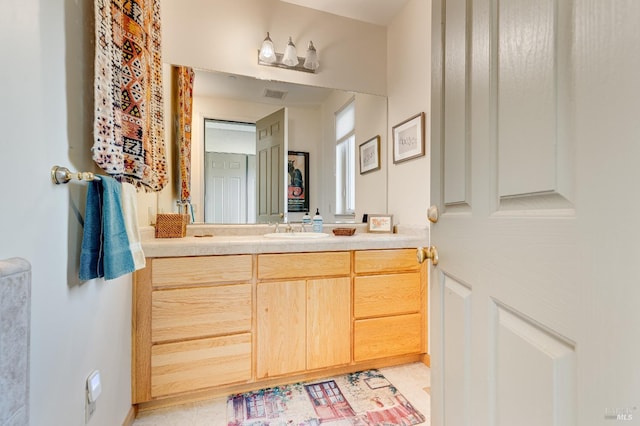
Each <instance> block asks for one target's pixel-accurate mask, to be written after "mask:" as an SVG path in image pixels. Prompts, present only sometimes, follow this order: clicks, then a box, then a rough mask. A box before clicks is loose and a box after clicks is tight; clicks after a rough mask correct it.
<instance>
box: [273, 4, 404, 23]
mask: <svg viewBox="0 0 640 426" xmlns="http://www.w3.org/2000/svg"><path fill="white" fill-rule="evenodd" d="M281 1H283V2H286V3H292V4H297V5H298V6H304V7H308V8H310V9H316V10H321V11H323V12H328V13H332V14H334V15H338V16H344V17H347V18H351V19H357V20H359V21H364V22H369V23H371V24H377V25H383V26H388V25H389V23H390V22H391V20H392V19H393V18H394V17H395V16H396V14H397V13H398V12H399V11H400V9H402V8H403V7H404V5H405V4H407V2H408V1H409V0H281Z"/></svg>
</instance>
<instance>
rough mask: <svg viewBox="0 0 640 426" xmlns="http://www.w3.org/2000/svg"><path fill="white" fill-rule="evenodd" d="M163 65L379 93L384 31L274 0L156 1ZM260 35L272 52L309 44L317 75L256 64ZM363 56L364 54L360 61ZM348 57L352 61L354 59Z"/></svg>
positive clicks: (303, 48)
mask: <svg viewBox="0 0 640 426" xmlns="http://www.w3.org/2000/svg"><path fill="white" fill-rule="evenodd" d="M162 31H163V52H162V54H163V61H164V62H167V63H171V64H176V65H189V66H192V67H195V68H200V69H206V70H216V71H224V72H229V73H233V74H241V75H247V76H253V77H259V78H263V79H269V80H279V81H289V82H294V83H302V84H308V85H311V86H320V87H330V88H335V89H344V90H353V91H357V92H363V93H372V94H379V95H384V94H386V84H387V81H386V70H385V64H386V49H385V46H386V29H385V28H384V27H381V26H378V25H373V24H367V23H364V22H359V21H355V20H353V19H347V18H342V17H339V16H336V15H331V14H329V13H325V12H319V11H315V10H312V9H307V8H304V7H300V6H296V5H293V4H290V3H285V2H281V1H279V0H163V1H162ZM267 31H269V32H270V34H271V39H272V40H273V42H274V45H275V47H276V51H277V52H283V51H284V47H285V46H286V43H287V40H288V37H289V36H291V37H292V38H293V41H294V43H295V44H296V47H297V49H298V56H304V52H305V51H306V47H307V44H308V42H309V40H312V41H313V44H314V45H315V46H316V48H317V50H318V55H319V59H320V69H319V70H318V72H317V73H316V74H310V73H304V72H299V71H292V70H284V69H279V68H272V67H265V66H261V65H258V63H257V61H258V57H257V56H258V53H257V52H258V48H259V47H260V45H261V44H262V40H263V39H264V38H265V36H266V33H267ZM365 52H367V53H369V52H370V54H365ZM354 53H355V54H354Z"/></svg>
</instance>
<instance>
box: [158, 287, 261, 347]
mask: <svg viewBox="0 0 640 426" xmlns="http://www.w3.org/2000/svg"><path fill="white" fill-rule="evenodd" d="M251 300H252V292H251V285H250V284H237V285H219V286H212V287H194V288H177V289H166V290H156V291H154V292H153V293H152V295H151V341H152V342H153V343H157V342H162V341H168V340H180V339H190V338H196V337H205V336H215V335H218V336H219V335H224V334H233V333H240V332H245V331H250V330H251V306H252V304H251Z"/></svg>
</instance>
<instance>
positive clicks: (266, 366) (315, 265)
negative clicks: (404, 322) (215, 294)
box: [256, 252, 351, 379]
mask: <svg viewBox="0 0 640 426" xmlns="http://www.w3.org/2000/svg"><path fill="white" fill-rule="evenodd" d="M350 264H351V256H350V253H349V252H329V253H292V254H276V255H273V254H264V255H258V284H257V287H258V291H257V319H258V321H257V322H258V330H257V371H256V377H257V378H258V379H261V378H269V377H273V376H279V375H283V374H290V373H297V372H302V371H305V370H315V369H319V368H327V367H333V366H337V365H342V364H348V363H349V362H350V361H351V327H350V318H351V279H350V273H351V265H350Z"/></svg>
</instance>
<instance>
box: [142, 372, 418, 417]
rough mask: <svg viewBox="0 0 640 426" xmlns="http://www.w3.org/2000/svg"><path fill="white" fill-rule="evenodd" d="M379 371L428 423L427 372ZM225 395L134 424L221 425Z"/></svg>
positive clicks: (153, 414)
mask: <svg viewBox="0 0 640 426" xmlns="http://www.w3.org/2000/svg"><path fill="white" fill-rule="evenodd" d="M380 372H381V373H382V374H384V376H385V377H386V378H387V379H389V381H390V382H391V383H393V384H394V385H395V386H396V387H397V388H398V390H399V391H400V392H401V393H402V394H403V395H404V396H405V397H406V398H407V399H408V400H409V401H411V403H412V404H413V406H414V407H415V408H416V409H417V410H418V411H420V412H421V413H422V414H424V415H425V417H426V418H427V420H426V422H424V423H422V425H425V426H426V425H429V424H430V423H431V404H430V396H429V390H430V387H429V386H430V383H431V374H430V373H431V371H430V370H429V367H427V366H425V365H424V364H422V363H419V362H418V363H413V364H405V365H400V366H396V367H387V368H381V369H380ZM226 403H227V399H226V397H225V398H216V399H212V400H210V401H203V402H196V403H192V404H187V405H183V406H180V407H173V408H163V409H159V410H155V411H152V412H148V413H140V414H139V417H138V418H137V419H136V421H135V422H134V423H133V425H134V426H205V425H206V426H225V425H226V424H227V420H226Z"/></svg>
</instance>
